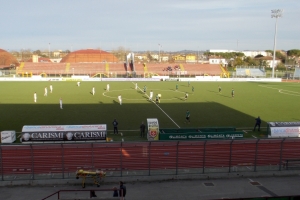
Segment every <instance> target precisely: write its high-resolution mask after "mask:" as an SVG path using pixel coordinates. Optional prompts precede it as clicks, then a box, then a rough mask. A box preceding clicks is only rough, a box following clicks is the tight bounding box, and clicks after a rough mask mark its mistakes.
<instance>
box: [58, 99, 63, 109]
mask: <svg viewBox="0 0 300 200" xmlns="http://www.w3.org/2000/svg"><path fill="white" fill-rule="evenodd" d="M59 106H60V109H63V106H62V98H61V97H60V99H59Z"/></svg>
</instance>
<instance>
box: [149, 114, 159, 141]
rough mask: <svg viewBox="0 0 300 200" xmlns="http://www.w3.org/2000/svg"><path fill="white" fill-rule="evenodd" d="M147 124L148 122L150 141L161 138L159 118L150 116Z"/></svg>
mask: <svg viewBox="0 0 300 200" xmlns="http://www.w3.org/2000/svg"><path fill="white" fill-rule="evenodd" d="M147 124H148V133H147V138H148V141H153V140H159V124H158V120H157V119H155V118H148V119H147Z"/></svg>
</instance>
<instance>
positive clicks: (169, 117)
mask: <svg viewBox="0 0 300 200" xmlns="http://www.w3.org/2000/svg"><path fill="white" fill-rule="evenodd" d="M132 84H135V83H134V82H132ZM138 89H139V90H140V91H141V92H143V90H142V89H141V88H140V87H139V86H138ZM145 95H146V96H147V97H148V99H149V96H148V94H147V93H145ZM151 102H152V103H154V105H156V106H157V107H158V108H159V109H160V110H161V111H162V112H163V113H164V114H165V115H166V116H167V117H168V118H169V119H170V120H171V121H172V122H173V123H174V124H175V125H176V126H177V127H178V128H180V126H178V124H176V122H175V121H174V120H173V119H172V118H171V117H170V116H169V115H168V114H167V113H166V112H165V111H164V110H163V109H162V108H161V107H160V106H159V105H157V104H156V103H155V102H154V101H153V100H152V101H151Z"/></svg>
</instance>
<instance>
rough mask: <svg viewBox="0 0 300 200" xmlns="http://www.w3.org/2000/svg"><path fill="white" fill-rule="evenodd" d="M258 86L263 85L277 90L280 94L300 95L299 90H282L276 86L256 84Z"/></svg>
mask: <svg viewBox="0 0 300 200" xmlns="http://www.w3.org/2000/svg"><path fill="white" fill-rule="evenodd" d="M258 86H260V87H264V88H268V89H273V90H278V92H279V93H281V94H286V95H292V96H300V93H299V92H294V91H290V90H284V89H280V88H276V87H270V86H265V85H258ZM273 86H277V85H273Z"/></svg>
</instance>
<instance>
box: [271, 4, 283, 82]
mask: <svg viewBox="0 0 300 200" xmlns="http://www.w3.org/2000/svg"><path fill="white" fill-rule="evenodd" d="M282 13H283V10H280V9H276V10H271V18H276V22H275V35H274V49H273V66H272V78H274V71H275V56H276V55H275V54H276V35H277V19H278V18H279V17H282Z"/></svg>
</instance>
